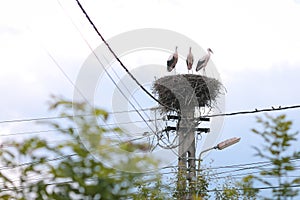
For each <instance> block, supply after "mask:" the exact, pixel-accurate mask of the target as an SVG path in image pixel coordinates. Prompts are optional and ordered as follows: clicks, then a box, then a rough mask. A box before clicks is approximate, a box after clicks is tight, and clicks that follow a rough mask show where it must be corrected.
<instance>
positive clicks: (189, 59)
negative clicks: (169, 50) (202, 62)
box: [186, 47, 194, 71]
mask: <svg viewBox="0 0 300 200" xmlns="http://www.w3.org/2000/svg"><path fill="white" fill-rule="evenodd" d="M193 63H194V56H193V54H192V47H190V51H189V54H188V55H187V57H186V65H187V68H188V71H190V70H191V69H192V66H193Z"/></svg>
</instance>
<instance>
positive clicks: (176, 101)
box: [153, 74, 224, 113]
mask: <svg viewBox="0 0 300 200" xmlns="http://www.w3.org/2000/svg"><path fill="white" fill-rule="evenodd" d="M223 89H224V87H223V85H222V84H221V82H220V81H218V80H217V79H214V78H209V77H206V76H201V75H197V74H178V75H171V76H164V77H162V78H160V79H158V80H156V81H155V82H154V85H153V93H154V94H156V95H158V100H159V101H160V102H161V103H162V104H163V106H161V107H160V110H161V112H162V113H169V112H173V111H176V112H177V113H180V110H182V109H184V108H189V107H205V106H206V107H209V108H211V107H212V106H213V103H214V102H216V100H217V98H218V96H219V95H220V94H222V92H223V91H224V90H223Z"/></svg>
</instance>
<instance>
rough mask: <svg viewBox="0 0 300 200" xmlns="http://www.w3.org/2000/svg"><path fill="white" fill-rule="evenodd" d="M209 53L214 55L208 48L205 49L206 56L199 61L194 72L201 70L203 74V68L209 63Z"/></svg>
mask: <svg viewBox="0 0 300 200" xmlns="http://www.w3.org/2000/svg"><path fill="white" fill-rule="evenodd" d="M210 53H214V52H213V51H212V50H211V49H210V48H208V49H207V54H206V55H205V56H203V57H202V58H200V59H199V61H198V63H197V67H196V72H197V71H199V70H201V69H202V68H203V72H204V74H205V67H206V65H207V63H208V61H209V58H210Z"/></svg>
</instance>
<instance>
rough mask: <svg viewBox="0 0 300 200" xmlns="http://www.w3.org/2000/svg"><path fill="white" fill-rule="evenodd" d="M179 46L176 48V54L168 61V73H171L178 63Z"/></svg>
mask: <svg viewBox="0 0 300 200" xmlns="http://www.w3.org/2000/svg"><path fill="white" fill-rule="evenodd" d="M177 48H178V47H177V46H176V47H175V52H174V53H173V54H172V55H171V56H170V57H169V59H168V61H167V70H168V72H171V71H172V70H173V69H174V68H175V66H176V64H177V61H178V52H177Z"/></svg>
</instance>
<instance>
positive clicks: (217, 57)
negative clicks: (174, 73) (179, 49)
mask: <svg viewBox="0 0 300 200" xmlns="http://www.w3.org/2000/svg"><path fill="white" fill-rule="evenodd" d="M59 2H60V4H61V6H60V4H59V3H58V1H53V0H51V1H50V0H47V1H46V0H45V1H38V0H27V1H21V0H11V1H4V0H1V1H0V3H1V7H0V55H1V56H0V80H1V81H0V91H1V105H0V109H1V113H0V121H3V120H10V119H23V118H36V117H45V116H53V115H55V114H53V113H52V114H51V113H48V111H47V103H46V102H47V100H49V96H50V94H59V95H63V96H65V97H68V98H70V99H72V96H73V92H74V87H73V85H72V84H71V83H70V82H69V81H68V80H67V78H66V76H65V75H64V74H63V73H62V72H61V70H60V69H59V68H58V67H57V66H56V65H55V63H53V61H52V60H51V58H50V57H49V55H48V54H47V51H48V52H50V54H51V55H52V56H53V57H54V58H55V60H56V61H57V62H58V64H59V65H60V67H61V68H62V69H63V71H64V72H65V73H66V74H67V75H68V77H69V78H70V79H71V81H72V82H75V80H76V77H77V76H78V73H79V70H80V69H81V66H82V64H83V62H84V61H85V59H86V58H87V57H88V55H90V53H91V50H90V49H89V48H88V46H87V45H86V43H85V41H84V40H83V39H82V37H81V35H80V33H79V31H78V30H77V29H76V28H75V26H74V25H73V24H72V21H73V22H74V23H75V25H76V26H77V27H78V29H79V30H80V31H81V33H82V34H83V35H84V37H85V39H86V40H87V41H88V43H89V44H90V45H91V46H92V48H96V47H97V46H98V45H100V44H101V40H100V39H99V38H98V36H97V35H96V34H95V32H94V30H93V29H92V28H91V26H90V25H89V23H88V22H87V20H86V19H85V17H84V16H83V15H82V13H81V11H80V10H79V8H78V6H77V4H76V2H75V0H64V1H59ZM82 3H83V6H84V7H85V8H86V10H87V12H88V13H89V14H90V16H91V18H92V19H93V20H94V22H95V24H96V26H97V27H98V28H99V30H100V31H101V33H102V34H103V36H104V37H105V38H107V39H109V38H111V37H113V36H115V35H118V34H120V33H123V32H126V31H130V30H133V29H139V28H163V29H168V30H172V31H176V32H178V33H181V34H183V35H185V36H187V37H189V38H191V39H192V40H194V41H196V42H197V43H198V44H199V45H200V46H201V47H203V48H204V49H206V48H208V47H210V48H211V49H213V51H214V55H213V56H212V61H213V62H214V63H215V65H216V67H217V69H218V72H219V73H220V74H221V78H222V81H223V84H224V86H225V87H226V89H227V93H226V112H231V111H239V110H253V109H255V108H258V109H259V108H265V107H267V108H270V107H271V106H279V105H281V106H286V105H294V104H300V94H299V92H298V91H299V85H298V84H299V75H300V56H299V53H300V38H299V36H300V26H299V24H300V2H299V1H298V0H264V1H261V0H260V1H258V0H251V1H250V0H247V1H240V0H239V1H238V0H227V1H222V0H210V1H199V0H187V1H183V0H174V1H172V0H151V1H150V0H149V1H141V0H127V1H123V0H107V1H102V0H99V1H91V0H85V1H84V2H82ZM70 19H71V20H72V21H71V20H70ZM183 54H185V53H183ZM162 62H165V60H163V61H162ZM120 70H121V69H120ZM280 113H286V114H287V115H288V118H289V119H292V120H293V121H294V129H295V130H300V125H299V122H300V119H299V109H298V110H297V109H295V110H291V111H284V112H276V113H272V114H274V115H276V114H280ZM259 116H262V114H259ZM254 127H256V123H255V115H247V116H233V117H228V118H226V119H225V121H224V126H223V129H222V136H221V137H220V138H219V140H223V139H227V138H230V137H234V136H238V137H241V138H242V140H241V142H240V143H239V144H237V145H235V146H234V147H231V148H228V149H226V150H224V151H223V152H212V153H211V154H210V155H208V156H207V157H206V158H205V159H207V160H210V159H214V160H215V164H216V165H226V164H237V163H243V162H252V161H253V162H254V161H256V160H257V158H255V157H253V156H252V155H253V154H254V152H253V151H252V149H251V145H254V144H256V138H255V137H253V135H252V134H251V133H250V129H251V128H254ZM0 128H1V129H0V134H8V133H14V132H23V131H32V130H40V129H41V128H40V127H38V128H36V126H32V124H28V123H27V124H26V123H2V124H0ZM0 142H1V138H0Z"/></svg>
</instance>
